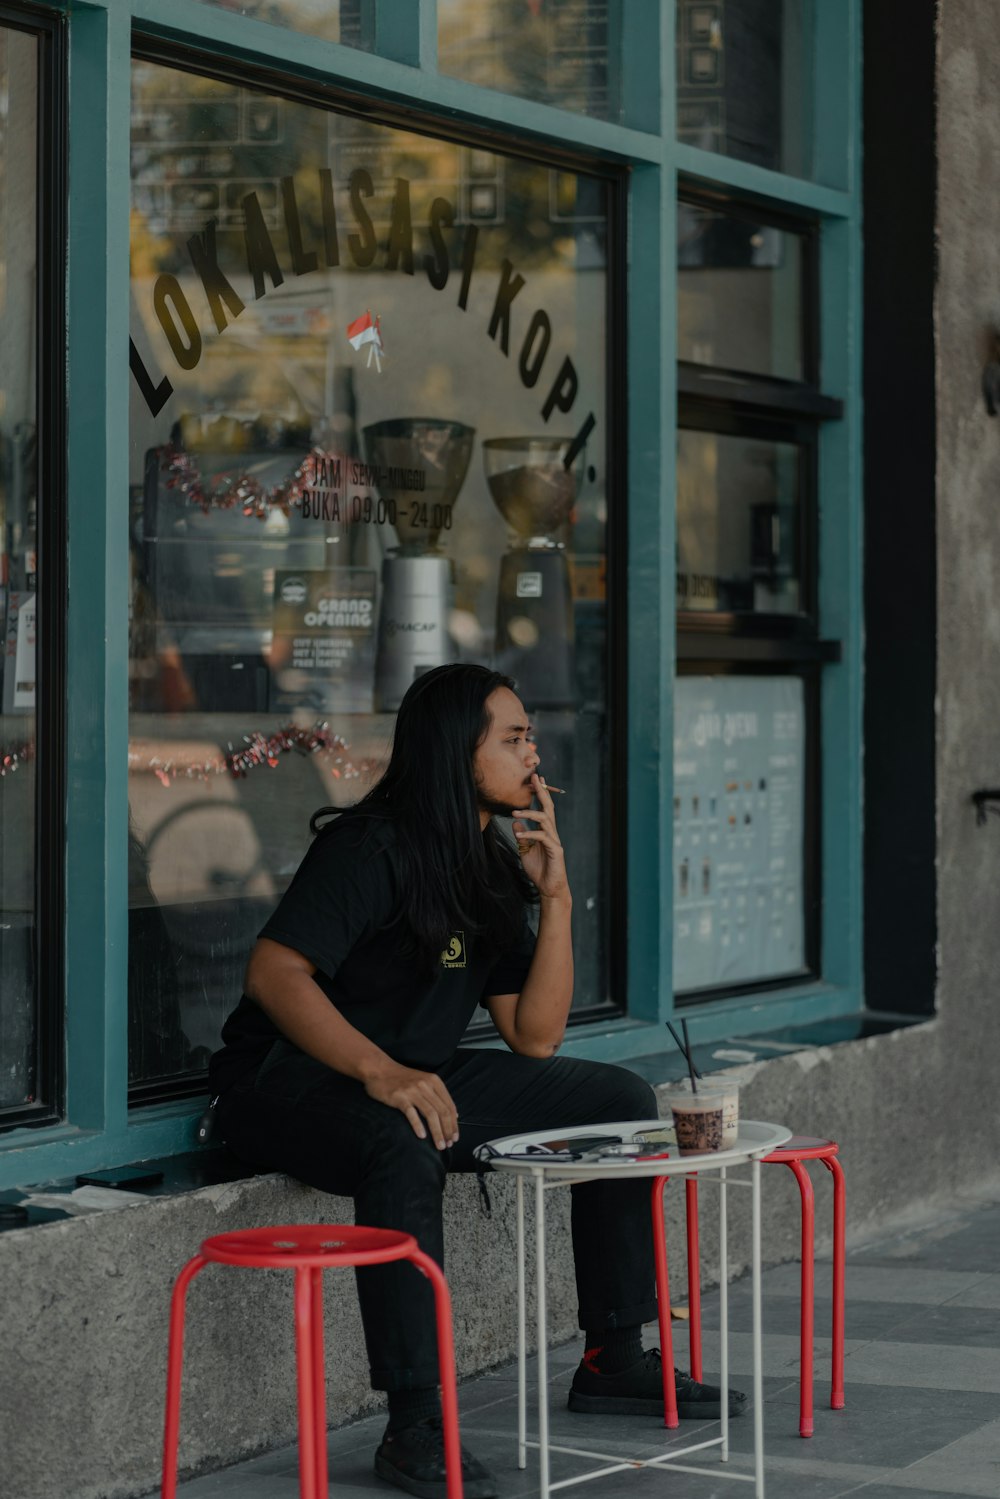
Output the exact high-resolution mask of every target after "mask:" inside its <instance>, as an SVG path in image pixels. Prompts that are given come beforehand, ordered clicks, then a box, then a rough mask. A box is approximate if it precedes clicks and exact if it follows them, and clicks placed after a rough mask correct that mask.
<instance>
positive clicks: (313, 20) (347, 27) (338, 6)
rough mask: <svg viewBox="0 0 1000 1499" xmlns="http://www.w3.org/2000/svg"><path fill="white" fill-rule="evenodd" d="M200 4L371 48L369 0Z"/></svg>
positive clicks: (214, 0) (206, 0)
mask: <svg viewBox="0 0 1000 1499" xmlns="http://www.w3.org/2000/svg"><path fill="white" fill-rule="evenodd" d="M199 4H201V5H215V6H218V7H219V8H220V9H221V10H229V11H234V12H235V13H236V14H237V15H239V16H249V17H250V19H251V20H253V21H267V22H269V23H270V24H271V25H272V26H284V27H285V28H286V30H288V31H301V32H304V33H306V34H307V35H308V36H318V37H320V38H322V40H323V41H325V42H340V43H341V45H342V46H344V47H359V48H361V50H362V51H365V52H370V51H371V40H370V27H369V26H368V25H367V24H366V18H367V15H368V14H369V12H370V6H369V5H368V0H199Z"/></svg>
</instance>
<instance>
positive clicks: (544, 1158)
mask: <svg viewBox="0 0 1000 1499" xmlns="http://www.w3.org/2000/svg"><path fill="white" fill-rule="evenodd" d="M665 1122H666V1121H664V1120H662V1119H647V1120H635V1119H632V1120H627V1121H625V1122H623V1123H616V1124H598V1125H593V1124H590V1125H576V1126H574V1127H572V1128H568V1129H552V1128H550V1129H545V1130H536V1131H535V1132H534V1133H532V1134H524V1135H508V1136H506V1137H505V1138H504V1139H500V1140H492V1141H490V1143H489V1145H486V1146H481V1147H480V1151H481V1152H482V1155H481V1159H484V1160H488V1162H489V1165H490V1166H491V1167H492V1168H493V1170H495V1171H508V1172H513V1173H514V1175H515V1176H516V1177H517V1318H518V1330H517V1363H518V1379H517V1385H518V1431H517V1436H518V1466H519V1467H521V1468H523V1467H525V1466H526V1461H527V1457H526V1449H527V1448H528V1447H529V1446H531V1447H537V1448H538V1462H539V1486H540V1491H541V1499H548V1495H549V1493H550V1492H551V1491H552V1490H554V1489H559V1488H567V1487H569V1486H570V1485H572V1484H576V1483H584V1482H585V1481H586V1480H587V1479H590V1478H594V1477H596V1476H597V1475H598V1474H601V1473H617V1472H622V1471H623V1470H625V1469H627V1468H641V1467H657V1466H663V1465H666V1464H669V1465H670V1466H671V1467H673V1468H679V1469H680V1470H681V1471H682V1472H687V1473H706V1474H708V1475H709V1476H710V1477H718V1476H720V1470H719V1469H718V1468H706V1467H697V1466H692V1465H690V1464H685V1463H682V1462H679V1461H678V1459H679V1458H682V1457H685V1456H687V1455H688V1454H690V1453H693V1452H700V1451H704V1450H705V1449H706V1448H710V1447H716V1446H717V1447H719V1449H720V1457H721V1460H722V1461H723V1462H726V1461H728V1458H729V1410H728V1401H727V1400H726V1399H725V1398H723V1401H722V1418H721V1422H720V1435H719V1436H718V1437H712V1438H710V1439H708V1440H704V1441H699V1442H695V1443H692V1444H690V1445H688V1446H684V1447H679V1448H670V1449H669V1450H668V1451H666V1452H663V1453H660V1454H658V1455H657V1456H656V1457H652V1458H627V1459H624V1460H623V1459H622V1458H621V1457H616V1456H614V1455H612V1454H609V1453H604V1452H594V1451H591V1450H589V1449H586V1448H580V1447H564V1446H553V1445H552V1444H551V1443H550V1442H549V1408H548V1343H547V1310H546V1296H545V1271H546V1264H545V1193H546V1192H547V1191H549V1190H550V1189H552V1188H555V1187H565V1186H572V1185H573V1184H574V1183H575V1182H584V1181H593V1180H595V1179H597V1178H600V1179H602V1180H603V1179H604V1178H606V1177H635V1176H642V1177H649V1178H651V1179H655V1178H666V1177H671V1176H690V1175H691V1174H692V1173H695V1172H696V1173H697V1175H698V1176H699V1178H704V1177H706V1176H710V1175H711V1176H715V1177H716V1178H717V1179H718V1182H719V1280H720V1295H721V1309H720V1333H721V1339H722V1347H721V1359H720V1382H721V1385H722V1389H723V1391H726V1390H727V1389H728V1388H729V1347H728V1343H729V1315H728V1313H729V1306H728V1265H727V1253H726V1249H727V1245H726V1238H727V1221H726V1192H727V1189H728V1188H729V1187H730V1186H740V1187H749V1188H750V1192H751V1202H752V1210H751V1225H752V1226H751V1244H750V1265H751V1276H752V1284H753V1424H754V1472H753V1474H749V1473H733V1472H726V1473H724V1475H723V1476H725V1477H727V1478H732V1479H736V1480H738V1481H743V1482H750V1483H753V1484H754V1486H755V1489H754V1492H755V1499H764V1406H763V1398H764V1381H763V1364H762V1338H761V1290H760V1271H761V1265H760V1163H761V1160H762V1158H763V1157H764V1156H766V1155H768V1154H769V1153H770V1152H771V1151H772V1150H777V1149H778V1148H779V1146H781V1145H784V1144H785V1143H786V1142H787V1141H788V1140H790V1139H791V1134H792V1132H791V1130H789V1129H786V1128H785V1127H784V1125H780V1124H760V1123H757V1122H755V1121H753V1120H742V1119H741V1120H740V1123H739V1130H738V1134H737V1138H736V1144H735V1145H734V1146H732V1148H731V1149H729V1150H717V1151H706V1152H704V1153H701V1154H698V1155H684V1156H682V1155H680V1154H679V1153H678V1150H677V1147H676V1145H669V1144H668V1145H650V1146H649V1147H648V1148H649V1151H650V1152H651V1153H650V1154H649V1155H648V1156H644V1157H640V1158H638V1159H634V1158H628V1159H624V1158H621V1157H615V1156H613V1155H611V1156H603V1157H600V1156H599V1157H598V1158H596V1159H588V1160H571V1159H566V1158H565V1156H560V1155H559V1154H554V1153H551V1152H549V1151H547V1150H546V1149H545V1148H544V1146H545V1142H547V1141H548V1142H551V1141H553V1140H565V1141H567V1142H568V1143H569V1145H570V1147H572V1144H573V1141H574V1139H578V1138H580V1137H584V1136H593V1135H598V1134H599V1135H618V1136H621V1138H622V1139H623V1140H624V1141H628V1140H630V1139H631V1138H632V1137H633V1136H634V1135H636V1134H643V1133H646V1132H648V1131H651V1130H654V1129H660V1130H662V1129H663V1127H664V1124H665ZM663 1152H666V1153H665V1154H664V1153H663ZM477 1154H479V1152H477ZM746 1165H749V1167H750V1173H749V1176H736V1177H731V1176H730V1175H729V1170H730V1168H731V1167H739V1166H746ZM526 1180H530V1181H532V1182H533V1183H534V1189H535V1217H536V1229H535V1276H536V1282H537V1288H536V1289H537V1303H536V1307H537V1339H538V1440H537V1441H533V1440H529V1439H528V1436H527V1380H526V1374H525V1366H526V1351H527V1339H526V1298H525V1254H524V1183H525V1181H526ZM656 1237H658V1238H659V1244H658V1245H657V1246H656V1247H657V1282H658V1285H657V1290H658V1301H659V1319H660V1337H661V1345H662V1348H663V1356H664V1359H665V1360H666V1359H667V1358H669V1357H671V1349H672V1335H671V1332H670V1307H669V1295H668V1293H667V1288H666V1256H665V1249H664V1245H663V1228H662V1215H660V1221H659V1230H657V1228H656V1224H655V1222H654V1238H656ZM661 1272H662V1275H661ZM671 1376H672V1369H671ZM552 1451H556V1452H568V1453H572V1454H574V1455H577V1456H580V1457H593V1458H598V1459H600V1460H601V1461H602V1463H603V1464H604V1466H603V1467H601V1468H596V1469H592V1470H591V1471H589V1472H587V1473H585V1474H581V1475H580V1476H579V1477H578V1478H565V1479H563V1480H562V1481H561V1482H559V1483H550V1481H549V1453H550V1452H552Z"/></svg>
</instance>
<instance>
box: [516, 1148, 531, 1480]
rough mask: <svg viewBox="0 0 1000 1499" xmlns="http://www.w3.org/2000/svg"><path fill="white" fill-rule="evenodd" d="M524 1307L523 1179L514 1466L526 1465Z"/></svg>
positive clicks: (519, 1188) (520, 1187)
mask: <svg viewBox="0 0 1000 1499" xmlns="http://www.w3.org/2000/svg"><path fill="white" fill-rule="evenodd" d="M526 1321H527V1307H526V1305H525V1296H524V1177H523V1176H520V1175H519V1176H518V1178H517V1466H518V1467H519V1468H524V1467H526V1466H527V1462H528V1449H527V1446H526V1445H525V1444H526V1440H527V1436H528V1411H527V1408H528V1379H527V1371H526V1369H525V1359H526V1356H527V1346H526V1345H527V1338H526V1337H525V1322H526Z"/></svg>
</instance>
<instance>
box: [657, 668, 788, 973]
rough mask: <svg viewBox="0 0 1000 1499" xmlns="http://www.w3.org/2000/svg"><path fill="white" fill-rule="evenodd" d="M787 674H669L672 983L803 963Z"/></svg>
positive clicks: (785, 969) (780, 969)
mask: <svg viewBox="0 0 1000 1499" xmlns="http://www.w3.org/2000/svg"><path fill="white" fill-rule="evenodd" d="M804 768H805V708H804V703H803V690H802V681H801V678H799V677H680V678H678V680H677V683H676V693H675V698H674V808H673V814H674V815H673V828H674V988H675V989H676V990H678V991H684V990H689V989H704V988H715V987H719V986H722V985H731V984H737V983H748V982H753V981H754V980H757V979H765V978H777V977H781V976H787V975H789V974H794V973H797V972H799V971H801V970H802V969H803V968H804V966H805V933H804V919H803V868H802V864H803V849H802V834H803V801H804Z"/></svg>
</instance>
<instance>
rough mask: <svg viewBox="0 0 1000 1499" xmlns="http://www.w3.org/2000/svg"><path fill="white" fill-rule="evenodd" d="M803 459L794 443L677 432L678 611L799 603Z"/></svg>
mask: <svg viewBox="0 0 1000 1499" xmlns="http://www.w3.org/2000/svg"><path fill="white" fill-rule="evenodd" d="M802 462H803V453H802V449H801V448H800V447H798V446H797V445H796V444H794V443H789V442H770V441H765V440H763V439H760V438H756V437H728V436H724V435H722V434H720V433H717V432H694V431H681V432H679V433H678V436H677V608H678V609H697V610H708V611H712V610H721V611H723V612H726V613H728V612H731V611H735V612H758V613H764V614H794V613H796V612H798V611H799V610H800V609H801V607H802V606H801V599H800V592H799V569H798V556H799V540H798V527H799V513H800V505H799V497H800V494H801V486H802Z"/></svg>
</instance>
